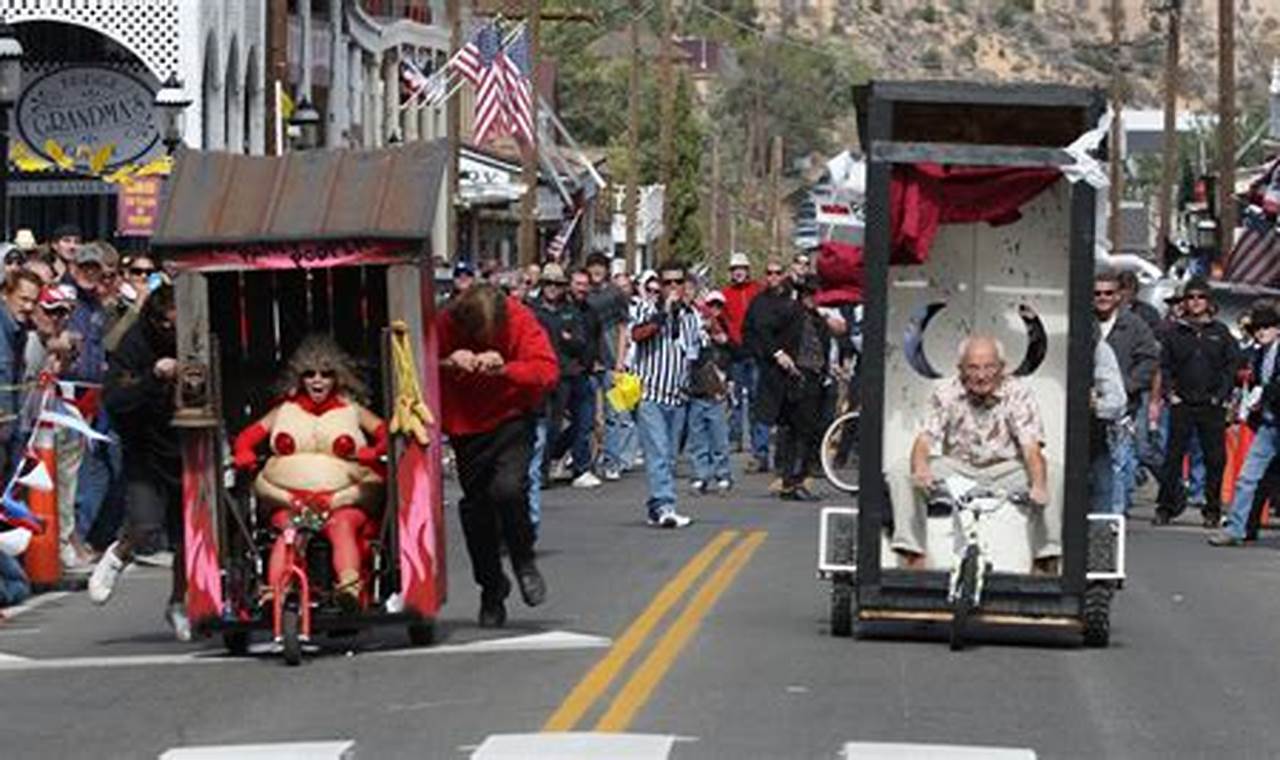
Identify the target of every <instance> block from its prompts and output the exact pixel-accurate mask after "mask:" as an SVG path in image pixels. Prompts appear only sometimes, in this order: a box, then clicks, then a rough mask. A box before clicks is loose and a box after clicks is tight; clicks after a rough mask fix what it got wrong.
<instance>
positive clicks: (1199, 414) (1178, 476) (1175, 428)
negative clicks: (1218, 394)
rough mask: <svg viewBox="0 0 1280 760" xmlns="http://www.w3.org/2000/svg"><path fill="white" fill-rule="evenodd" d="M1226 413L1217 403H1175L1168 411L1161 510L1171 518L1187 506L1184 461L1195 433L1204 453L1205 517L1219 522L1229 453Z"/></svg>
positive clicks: (1159, 498)
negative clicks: (1224, 437)
mask: <svg viewBox="0 0 1280 760" xmlns="http://www.w3.org/2000/svg"><path fill="white" fill-rule="evenodd" d="M1225 414H1226V413H1225V412H1224V411H1223V409H1222V407H1221V406H1218V405H1216V404H1176V405H1174V406H1173V407H1171V408H1170V410H1169V444H1168V447H1167V448H1166V449H1165V459H1164V477H1163V478H1161V481H1160V495H1159V497H1158V498H1157V499H1156V503H1157V505H1158V507H1157V508H1158V509H1159V510H1160V511H1161V512H1163V513H1165V514H1166V515H1168V516H1169V517H1177V516H1178V515H1180V514H1182V510H1184V509H1186V507H1187V499H1186V493H1185V492H1184V491H1183V488H1182V460H1183V457H1184V456H1185V455H1186V453H1187V443H1188V441H1189V440H1190V438H1191V433H1192V432H1193V431H1194V432H1195V434H1196V436H1197V437H1199V439H1200V447H1201V448H1202V449H1203V450H1204V469H1205V488H1204V498H1205V505H1204V512H1203V514H1204V516H1205V517H1206V518H1208V519H1217V518H1218V517H1220V516H1221V515H1222V468H1223V467H1224V466H1226V461H1227V452H1226V446H1225V444H1224V442H1223V439H1222V436H1223V433H1224V432H1225V430H1226V418H1225Z"/></svg>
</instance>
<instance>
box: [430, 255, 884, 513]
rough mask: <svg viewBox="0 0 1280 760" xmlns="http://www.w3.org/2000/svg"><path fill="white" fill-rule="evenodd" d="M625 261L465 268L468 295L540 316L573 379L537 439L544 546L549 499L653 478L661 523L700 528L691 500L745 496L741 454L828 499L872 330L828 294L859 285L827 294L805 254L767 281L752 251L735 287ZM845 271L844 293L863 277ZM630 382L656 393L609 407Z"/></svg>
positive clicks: (461, 272)
mask: <svg viewBox="0 0 1280 760" xmlns="http://www.w3.org/2000/svg"><path fill="white" fill-rule="evenodd" d="M623 263H624V262H622V261H621V260H618V259H611V258H609V257H608V256H606V255H604V254H601V253H594V254H591V255H590V256H589V257H588V258H587V259H586V262H585V264H584V265H583V266H580V267H577V268H571V267H566V266H565V265H563V264H562V263H560V262H559V261H556V260H549V261H547V262H544V263H543V264H535V265H532V266H529V267H526V268H524V269H520V270H503V269H500V268H498V267H496V266H493V265H491V264H485V265H482V266H480V267H476V266H475V265H474V264H472V263H471V262H468V261H461V262H459V263H457V264H456V265H455V266H454V268H453V283H452V290H453V292H454V294H455V296H456V294H458V293H461V292H465V291H466V290H467V289H468V288H470V287H472V286H473V285H474V284H476V283H482V282H483V283H489V284H492V285H495V286H497V287H499V288H500V289H501V290H502V291H504V292H505V293H506V294H507V295H509V296H513V297H515V298H517V299H519V300H520V301H521V302H523V303H524V304H526V305H527V306H529V307H530V308H531V309H532V311H533V313H534V314H535V315H536V317H537V320H538V322H539V324H541V326H542V328H543V329H544V330H545V332H546V334H547V336H548V338H549V339H550V342H551V346H552V348H553V349H554V351H555V353H556V357H557V360H558V364H559V373H560V378H559V382H558V384H557V386H556V388H555V389H554V390H553V391H552V392H551V393H550V394H548V397H547V399H546V400H545V402H544V403H543V404H541V405H540V406H539V408H538V409H536V410H535V412H534V419H535V423H534V425H533V431H532V433H531V436H532V440H531V451H532V454H531V463H530V469H529V481H530V488H529V495H528V500H529V503H530V519H531V521H532V523H533V530H534V535H535V536H536V535H537V531H538V528H539V524H540V521H541V491H542V490H543V489H544V488H549V487H554V486H556V485H558V484H562V483H564V484H568V485H569V486H571V487H573V488H580V489H595V488H601V487H604V486H607V484H608V483H611V482H615V481H618V480H619V479H620V478H622V477H623V476H624V475H625V474H626V473H628V472H630V471H633V470H637V469H643V470H644V474H645V477H646V480H647V485H648V499H647V503H646V507H647V509H646V518H647V520H648V522H649V523H650V524H651V525H653V526H655V527H664V528H678V527H684V526H685V525H688V524H689V522H690V521H691V518H690V517H688V516H686V515H684V514H681V513H680V512H679V511H678V510H677V508H676V503H677V500H678V497H677V493H678V491H680V490H687V491H688V492H690V493H696V494H707V493H715V494H727V493H729V492H730V491H732V490H733V489H734V488H735V484H736V483H737V482H738V480H739V478H738V475H739V474H740V473H737V472H735V467H734V464H733V463H734V461H735V460H734V459H733V458H732V457H731V456H730V455H731V454H734V453H738V452H747V453H749V454H750V456H749V457H747V458H746V460H745V461H746V469H747V471H749V472H770V471H772V472H774V473H775V474H776V478H775V479H774V481H773V483H772V485H771V490H772V491H773V492H775V493H776V494H778V496H779V497H780V498H783V499H790V500H802V501H810V500H816V498H817V497H816V496H815V495H814V493H813V490H812V477H813V475H814V474H815V470H816V468H817V466H818V460H817V453H818V443H819V440H820V437H821V434H822V431H823V429H824V427H825V422H827V421H829V420H830V419H831V418H832V416H833V415H834V412H835V410H836V408H837V404H838V401H839V400H840V399H843V398H848V393H847V391H848V381H849V379H850V378H851V377H852V375H853V367H854V364H855V363H856V357H857V346H856V345H855V337H856V335H857V330H856V329H854V328H856V320H857V318H858V311H857V309H856V306H855V304H856V298H839V299H836V300H837V301H838V302H837V303H830V299H828V300H827V301H824V300H823V299H822V298H821V297H819V296H820V293H823V292H826V293H828V294H830V293H833V292H835V293H841V292H842V291H840V288H841V287H842V286H843V285H845V283H843V282H832V281H830V280H831V278H830V277H828V281H827V282H824V281H823V280H822V278H820V277H819V276H818V274H817V272H816V271H815V267H814V262H813V261H812V260H811V259H810V257H809V256H808V255H807V254H804V253H801V254H798V255H796V256H795V257H794V258H793V259H792V260H791V261H789V262H784V261H782V260H781V259H772V258H771V259H768V260H767V261H764V262H763V263H764V266H763V271H760V269H759V267H753V263H752V260H751V259H750V257H748V256H747V255H746V254H743V253H736V254H734V255H733V256H732V257H731V260H730V262H729V267H728V277H727V279H726V281H724V282H723V283H722V284H719V286H717V283H715V282H713V281H712V279H711V277H709V276H708V275H707V274H706V273H704V272H700V271H697V270H694V269H690V268H689V267H686V266H685V265H684V264H678V263H664V264H662V265H660V266H659V267H657V268H656V269H651V270H645V271H643V272H639V273H633V272H630V271H628V270H627V269H626V267H625V266H624V265H623ZM753 269H755V271H753ZM832 269H833V271H835V272H837V273H838V275H837V278H836V279H837V280H838V279H839V278H840V276H842V275H843V273H844V272H845V271H846V269H847V268H843V269H842V268H841V267H839V266H836V267H833V268H832ZM856 276H860V275H856ZM624 378H633V379H635V380H637V381H638V387H639V389H640V392H639V399H638V401H636V402H635V403H634V405H632V406H628V407H625V408H624V407H619V406H618V405H617V404H615V403H611V402H609V401H607V400H606V399H608V398H609V397H610V393H609V392H610V390H611V389H614V388H615V387H616V386H618V385H619V383H620V381H622V382H625V380H624ZM682 461H683V462H684V463H685V466H684V467H683V468H682V467H681V466H680V463H681V462H682ZM677 473H681V474H682V475H683V476H685V477H686V480H685V483H686V485H685V486H684V487H683V488H682V487H680V486H678V479H677Z"/></svg>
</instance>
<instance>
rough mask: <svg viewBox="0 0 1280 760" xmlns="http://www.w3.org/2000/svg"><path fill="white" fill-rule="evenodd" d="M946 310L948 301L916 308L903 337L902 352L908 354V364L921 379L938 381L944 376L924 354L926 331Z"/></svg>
mask: <svg viewBox="0 0 1280 760" xmlns="http://www.w3.org/2000/svg"><path fill="white" fill-rule="evenodd" d="M945 308H947V302H946V301H934V302H932V303H926V304H921V305H920V306H918V307H916V309H915V310H914V311H912V312H911V318H910V320H909V321H908V322H907V329H906V331H905V332H904V333H903V336H902V350H903V353H905V354H906V357H907V364H910V365H911V368H912V369H914V370H915V371H916V373H917V374H919V375H920V376H921V377H927V378H929V379H930V380H937V379H939V378H941V377H942V374H941V373H939V372H938V370H936V369H934V368H933V365H932V364H930V363H929V357H928V356H926V355H925V353H924V331H925V329H926V328H928V327H929V322H930V321H932V320H933V318H934V317H935V316H937V314H938V312H940V311H942V310H943V309H945Z"/></svg>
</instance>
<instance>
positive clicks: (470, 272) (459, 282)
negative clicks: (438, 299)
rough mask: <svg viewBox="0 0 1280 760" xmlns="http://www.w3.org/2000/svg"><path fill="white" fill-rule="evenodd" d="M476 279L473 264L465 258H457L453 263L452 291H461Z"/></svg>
mask: <svg viewBox="0 0 1280 760" xmlns="http://www.w3.org/2000/svg"><path fill="white" fill-rule="evenodd" d="M475 281H476V268H475V265H474V264H472V263H471V262H470V261H467V260H466V259H459V260H458V261H457V263H455V264H454V265H453V293H454V295H457V294H459V293H462V292H463V291H465V290H466V289H467V288H469V287H471V285H472V284H473V283H474V282H475Z"/></svg>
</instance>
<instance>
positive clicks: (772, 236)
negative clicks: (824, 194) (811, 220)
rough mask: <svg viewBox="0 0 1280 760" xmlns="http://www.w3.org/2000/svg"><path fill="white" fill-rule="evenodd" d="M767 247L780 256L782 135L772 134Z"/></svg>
mask: <svg viewBox="0 0 1280 760" xmlns="http://www.w3.org/2000/svg"><path fill="white" fill-rule="evenodd" d="M769 248H770V249H771V250H772V251H773V255H774V256H778V257H781V256H782V135H775V136H774V138H773V154H772V155H771V156H770V158H769Z"/></svg>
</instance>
